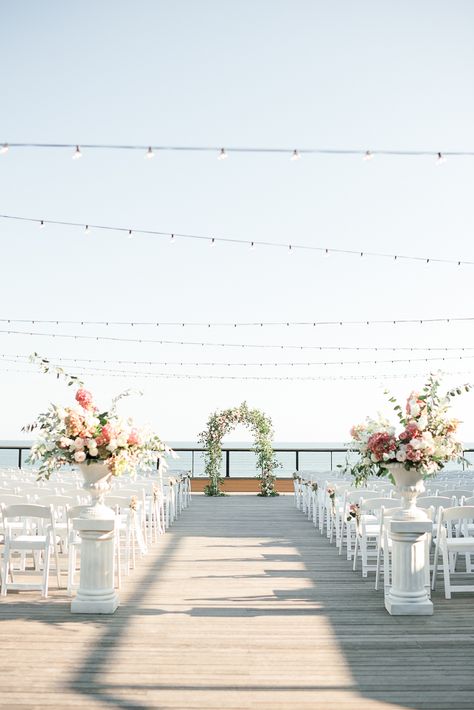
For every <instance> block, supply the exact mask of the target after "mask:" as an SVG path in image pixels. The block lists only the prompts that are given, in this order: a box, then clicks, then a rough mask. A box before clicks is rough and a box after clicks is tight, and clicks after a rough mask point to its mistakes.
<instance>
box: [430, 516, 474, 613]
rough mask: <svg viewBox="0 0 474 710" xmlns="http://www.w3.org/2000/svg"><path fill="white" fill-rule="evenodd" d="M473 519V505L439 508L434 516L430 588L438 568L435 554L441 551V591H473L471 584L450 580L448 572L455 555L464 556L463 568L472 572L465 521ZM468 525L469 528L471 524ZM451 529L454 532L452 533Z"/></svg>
mask: <svg viewBox="0 0 474 710" xmlns="http://www.w3.org/2000/svg"><path fill="white" fill-rule="evenodd" d="M473 520H474V506H471V505H465V506H454V507H452V508H446V509H443V508H441V509H440V511H439V519H438V535H437V537H436V549H435V558H434V568H433V580H432V585H431V586H432V589H435V587H436V573H437V570H438V556H439V553H440V552H441V554H442V559H443V576H444V595H445V597H446V599H451V594H452V592H474V585H472V584H456V585H453V584H451V575H454V574H458V573H457V572H456V561H457V557H458V555H464V556H465V559H466V572H467V573H469V572H472V568H471V562H470V556H471V554H474V537H473V536H472V535H470V534H469V532H470V531H469V527H468V526H469V525H471V526H472V522H473ZM471 529H472V528H471ZM453 533H454V534H453Z"/></svg>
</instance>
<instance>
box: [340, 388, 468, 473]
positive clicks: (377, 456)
mask: <svg viewBox="0 0 474 710" xmlns="http://www.w3.org/2000/svg"><path fill="white" fill-rule="evenodd" d="M439 387H440V382H439V381H438V380H437V379H435V378H434V377H433V376H430V377H429V379H428V381H427V383H426V384H425V386H424V387H423V389H422V391H421V392H412V393H411V394H410V396H409V397H408V399H407V401H406V405H405V408H404V409H402V407H401V406H400V405H399V404H398V403H397V401H396V399H395V398H394V397H390V399H389V401H390V402H391V403H392V404H394V405H395V406H394V410H395V413H396V415H397V417H398V420H399V424H400V426H401V427H402V431H399V432H398V433H397V430H396V428H395V427H394V426H392V425H391V424H390V422H389V421H388V420H387V419H385V418H383V417H379V419H377V420H375V419H370V418H367V419H366V421H365V423H364V424H358V425H356V426H353V427H352V429H351V436H352V444H351V448H353V449H354V450H356V451H358V452H359V453H360V457H361V460H360V462H359V463H357V464H355V466H353V467H352V469H351V470H352V474H353V475H354V476H355V479H356V484H357V485H358V484H360V483H362V482H364V481H365V480H366V479H367V478H368V477H369V476H370V475H376V476H386V475H387V474H389V472H390V471H389V468H388V467H387V466H388V464H392V463H399V464H403V466H404V468H405V469H406V470H409V469H417V470H418V471H420V473H422V474H423V476H430V475H434V474H436V473H437V472H438V471H440V470H441V469H442V468H443V467H444V465H445V463H447V462H448V461H463V460H464V459H463V456H462V454H463V447H462V444H461V443H460V442H459V441H458V439H457V438H456V430H457V427H458V424H459V421H458V420H457V419H452V418H450V417H449V416H448V410H449V407H450V404H451V399H452V398H453V397H455V396H456V395H460V394H462V392H463V391H464V392H469V390H470V389H471V385H468V384H466V385H462V386H461V387H456V388H455V389H453V390H450V391H449V392H446V394H444V395H443V396H441V395H440V394H439Z"/></svg>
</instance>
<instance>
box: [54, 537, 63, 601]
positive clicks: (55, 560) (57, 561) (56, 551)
mask: <svg viewBox="0 0 474 710" xmlns="http://www.w3.org/2000/svg"><path fill="white" fill-rule="evenodd" d="M52 544H53V545H54V562H55V565H56V579H57V581H58V589H61V568H60V566H59V554H58V545H57V543H56V541H55V540H53V542H52Z"/></svg>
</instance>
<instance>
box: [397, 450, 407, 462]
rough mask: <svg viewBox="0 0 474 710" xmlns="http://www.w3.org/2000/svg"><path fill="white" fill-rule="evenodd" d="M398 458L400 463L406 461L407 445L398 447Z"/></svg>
mask: <svg viewBox="0 0 474 710" xmlns="http://www.w3.org/2000/svg"><path fill="white" fill-rule="evenodd" d="M396 459H397V461H399V462H400V463H404V462H405V461H406V460H407V449H406V446H400V448H399V449H398V451H397V454H396Z"/></svg>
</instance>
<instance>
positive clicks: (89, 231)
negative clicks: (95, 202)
mask: <svg viewBox="0 0 474 710" xmlns="http://www.w3.org/2000/svg"><path fill="white" fill-rule="evenodd" d="M84 232H85V234H87V235H89V234H90V233H91V230H90V228H89V225H88V224H86V228H85V230H84Z"/></svg>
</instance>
